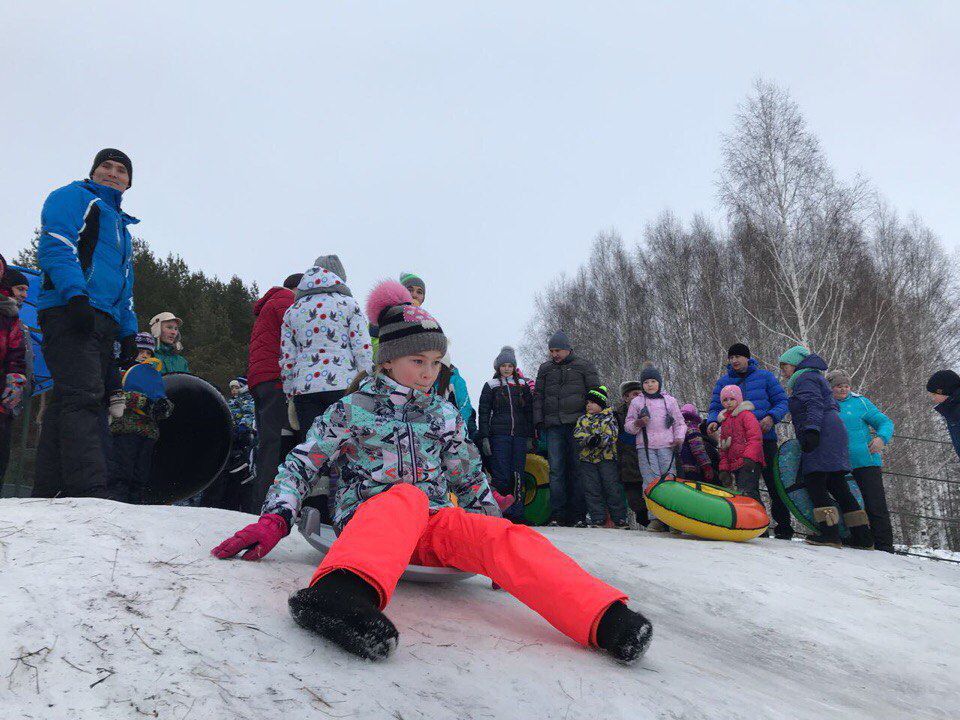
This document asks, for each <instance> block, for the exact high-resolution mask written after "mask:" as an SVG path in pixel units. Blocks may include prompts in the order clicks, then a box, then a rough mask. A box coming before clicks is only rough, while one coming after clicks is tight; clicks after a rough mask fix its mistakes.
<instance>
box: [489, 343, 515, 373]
mask: <svg viewBox="0 0 960 720" xmlns="http://www.w3.org/2000/svg"><path fill="white" fill-rule="evenodd" d="M504 363H510V364H511V365H513V366H514V367H516V366H517V353H516V352H515V351H514V349H513V348H512V347H510V346H509V345H504V346H503V347H502V348H500V354H499V355H497V359H496V360H494V361H493V369H494V370H499V369H500V366H501V365H503V364H504Z"/></svg>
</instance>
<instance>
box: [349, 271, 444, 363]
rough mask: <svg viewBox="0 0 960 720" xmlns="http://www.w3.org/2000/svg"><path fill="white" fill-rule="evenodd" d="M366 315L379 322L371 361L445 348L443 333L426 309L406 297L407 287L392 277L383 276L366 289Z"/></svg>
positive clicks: (382, 360)
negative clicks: (375, 349) (382, 278)
mask: <svg viewBox="0 0 960 720" xmlns="http://www.w3.org/2000/svg"><path fill="white" fill-rule="evenodd" d="M367 317H368V318H369V319H370V322H371V323H373V324H374V325H377V326H379V328H380V330H379V336H380V342H379V343H378V345H377V355H376V357H375V358H374V361H375V362H377V363H385V362H388V361H390V360H396V359H397V358H399V357H403V356H404V355H415V354H417V353H422V352H426V351H428V350H436V351H438V352H439V353H440V354H441V355H445V354H446V352H447V337H446V335H444V334H443V330H442V329H441V327H440V323H438V322H437V321H436V318H434V317H433V315H431V314H430V313H428V312H427V311H426V310H424V309H423V308H421V307H417V306H416V305H414V304H412V302H411V301H410V291H409V290H407V289H406V288H405V287H403V285H401V284H400V283H398V282H396V281H395V280H384V281H383V282H381V283H380V284H379V285H377V286H376V287H375V288H374V289H373V291H372V292H371V293H370V298H369V299H368V300H367Z"/></svg>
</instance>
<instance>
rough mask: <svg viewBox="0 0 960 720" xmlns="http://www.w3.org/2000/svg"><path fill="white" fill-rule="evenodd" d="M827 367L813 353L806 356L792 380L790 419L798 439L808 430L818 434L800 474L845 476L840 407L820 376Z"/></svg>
mask: <svg viewBox="0 0 960 720" xmlns="http://www.w3.org/2000/svg"><path fill="white" fill-rule="evenodd" d="M826 369H827V363H825V362H824V360H823V358H821V357H820V356H819V355H816V354H815V353H811V354H810V355H807V357H805V358H804V359H803V360H802V361H801V362H800V364H799V365H797V371H796V372H795V373H794V375H793V377H792V378H791V381H790V383H789V384H790V385H791V386H792V388H791V393H790V402H789V406H790V418H791V420H792V421H793V429H794V431H795V432H796V435H797V438H803V435H804V433H805V432H806V431H807V430H816V431H818V432H819V433H820V444H819V445H817V447H816V449H814V450H813V451H812V452H805V453H803V454H802V456H801V458H800V471H801V472H802V473H803V474H804V475H807V474H809V473H812V472H841V471H842V472H848V471H849V470H850V454H849V450H848V449H847V429H846V427H844V424H843V420H841V419H840V406H839V404H838V403H837V400H836V398H834V397H833V390H832V389H831V387H830V383H828V382H827V379H826V378H825V377H824V376H823V372H824V371H825V370H826Z"/></svg>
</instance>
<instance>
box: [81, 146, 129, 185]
mask: <svg viewBox="0 0 960 720" xmlns="http://www.w3.org/2000/svg"><path fill="white" fill-rule="evenodd" d="M104 160H113V161H114V162H118V163H120V164H121V165H123V166H124V167H125V168H126V169H127V180H128V181H129V183H130V185H133V162H131V160H130V158H129V157H127V154H126V153H125V152H123V151H122V150H115V149H114V148H104V149H103V150H101V151H100V152H98V153H97V156H96V157H95V158H94V159H93V167H91V168H90V177H91V178H92V177H93V171H94V170H96V169H97V168H98V167H100V163H102V162H103V161H104Z"/></svg>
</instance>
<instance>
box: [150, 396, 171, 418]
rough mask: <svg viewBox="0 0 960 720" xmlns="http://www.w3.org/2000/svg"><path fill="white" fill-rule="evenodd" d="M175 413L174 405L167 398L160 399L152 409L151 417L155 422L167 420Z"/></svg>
mask: <svg viewBox="0 0 960 720" xmlns="http://www.w3.org/2000/svg"><path fill="white" fill-rule="evenodd" d="M172 412H173V403H172V402H171V401H170V400H168V399H167V398H158V399H156V400H154V401H153V404H152V405H151V407H150V417H152V418H153V419H154V420H166V419H167V418H168V417H170V414H171V413H172Z"/></svg>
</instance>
